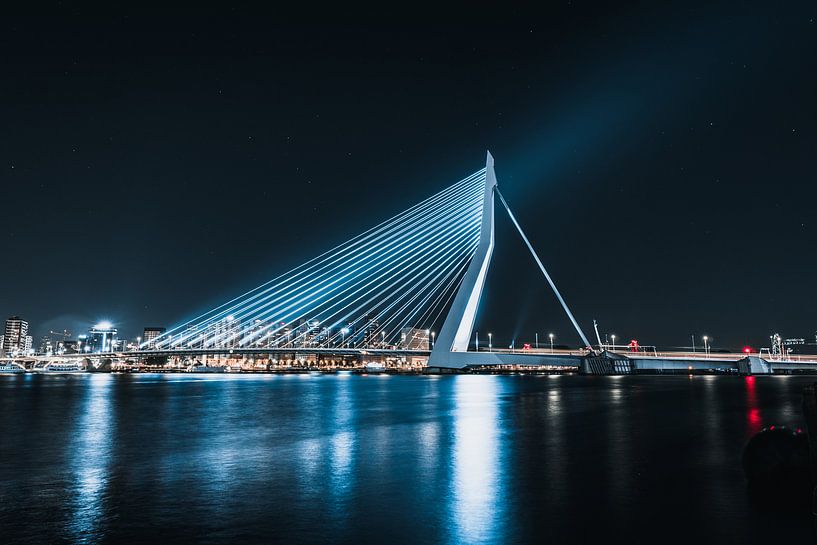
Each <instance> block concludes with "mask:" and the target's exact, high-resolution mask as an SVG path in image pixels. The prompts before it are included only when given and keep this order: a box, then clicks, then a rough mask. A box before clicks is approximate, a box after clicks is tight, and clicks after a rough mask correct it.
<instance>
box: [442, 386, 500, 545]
mask: <svg viewBox="0 0 817 545" xmlns="http://www.w3.org/2000/svg"><path fill="white" fill-rule="evenodd" d="M499 378H501V377H499ZM499 378H498V377H495V376H459V377H457V378H456V385H455V387H454V395H455V400H454V403H455V413H454V457H453V464H454V468H453V469H454V480H453V494H452V502H453V505H452V509H451V513H452V516H453V518H454V520H453V521H451V522H452V524H451V526H452V531H453V532H454V535H453V536H452V542H453V543H480V542H493V541H495V540H496V538H497V537H499V536H500V535H501V528H500V521H501V520H502V507H501V506H502V504H503V498H502V497H501V496H502V490H500V482H501V473H502V460H501V459H500V448H499V443H500V437H499V424H498V416H499V415H498V412H499V411H498V405H497V404H498V403H499V400H500V396H499V392H498V391H497V390H498V380H499Z"/></svg>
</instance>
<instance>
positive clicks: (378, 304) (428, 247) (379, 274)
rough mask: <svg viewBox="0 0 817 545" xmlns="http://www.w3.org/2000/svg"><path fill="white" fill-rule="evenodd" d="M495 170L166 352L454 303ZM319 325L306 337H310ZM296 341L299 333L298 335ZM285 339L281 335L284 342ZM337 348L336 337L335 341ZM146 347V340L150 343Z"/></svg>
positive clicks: (396, 317)
mask: <svg viewBox="0 0 817 545" xmlns="http://www.w3.org/2000/svg"><path fill="white" fill-rule="evenodd" d="M484 184H485V169H481V170H480V171H477V172H475V173H474V174H472V175H470V176H468V177H466V178H464V179H463V180H460V181H459V182H457V183H456V184H454V185H452V186H450V187H448V188H446V189H445V190H443V191H441V192H439V193H437V194H436V195H434V196H432V197H430V198H428V199H426V200H424V201H422V202H420V203H418V204H417V205H414V206H412V207H410V208H409V209H407V210H405V211H404V212H401V213H400V214H397V215H396V216H394V217H393V218H391V219H389V220H387V221H385V222H382V223H380V224H379V225H377V226H375V227H374V228H372V229H369V230H368V231H366V232H364V233H362V234H361V235H358V236H357V237H354V238H352V239H350V240H349V241H347V242H344V243H342V244H340V245H338V246H335V247H334V248H333V249H331V250H329V251H327V252H324V253H323V254H321V255H319V256H318V257H316V258H314V259H312V260H310V261H308V262H306V263H304V264H303V265H300V266H298V267H295V268H294V269H292V270H290V271H289V272H287V273H284V274H282V275H279V276H278V277H276V278H274V279H273V280H271V281H269V282H266V283H265V284H262V285H261V286H258V287H257V288H255V289H253V290H250V291H248V292H246V293H244V294H242V295H240V296H239V297H236V298H234V299H232V300H230V301H228V302H227V303H224V304H223V305H220V306H218V307H216V308H214V309H212V310H210V311H208V312H205V313H204V314H201V315H200V316H198V317H196V318H194V319H193V320H188V321H187V322H184V323H182V324H180V325H179V326H176V327H174V328H172V329H171V330H170V331H168V332H167V333H165V334H164V335H162V336H161V337H160V338H159V339H157V340H156V341H155V342H156V343H157V347H164V346H171V347H174V346H182V347H184V346H190V345H194V344H195V345H201V346H203V347H216V348H221V347H225V346H245V345H251V344H253V343H256V344H257V343H259V342H261V341H263V340H264V339H269V338H271V337H273V336H274V335H275V334H277V333H280V332H281V331H283V330H287V329H288V328H290V327H292V326H293V325H294V324H296V323H299V322H303V321H304V320H308V321H310V322H311V321H312V320H316V319H317V320H319V321H320V323H328V324H329V325H328V326H326V327H325V330H326V332H327V333H326V338H327V339H331V338H337V336H338V335H341V333H340V332H337V333H334V334H333V335H332V336H331V337H330V336H329V335H330V334H332V330H333V329H334V328H337V327H338V326H341V327H343V326H344V324H347V323H351V324H355V323H357V322H359V321H360V320H362V319H363V316H360V315H357V314H356V313H365V315H366V316H368V317H369V319H371V320H375V321H380V322H382V323H379V325H378V326H377V331H378V332H379V333H381V334H382V333H385V335H384V336H388V337H392V336H393V335H394V333H395V331H399V329H400V328H402V327H406V326H410V325H416V324H414V323H413V321H414V320H415V319H416V318H417V316H418V315H420V317H421V318H420V319H421V320H422V321H425V320H426V319H427V317H429V316H431V315H432V314H434V312H435V311H437V307H438V306H440V304H441V303H442V304H447V302H448V301H449V300H450V298H451V293H450V292H452V291H454V290H455V288H456V286H457V285H458V281H457V280H458V278H459V281H461V275H462V271H463V270H464V267H465V266H467V263H468V262H469V261H470V259H471V257H472V256H473V253H474V251H475V248H476V245H477V243H478V240H479V228H480V224H481V215H482V200H483V193H484ZM309 329H310V328H309V326H307V327H306V328H305V330H303V331H300V332H298V333H297V334H296V336H295V338H296V339H300V338H301V337H304V336H306V335H307V332H308V331H309ZM290 340H291V335H290ZM279 342H280V337H279ZM327 342H328V341H327ZM143 345H144V343H143Z"/></svg>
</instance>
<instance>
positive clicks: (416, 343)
mask: <svg viewBox="0 0 817 545" xmlns="http://www.w3.org/2000/svg"><path fill="white" fill-rule="evenodd" d="M429 340H430V339H429V331H428V329H417V328H414V327H404V328H403V329H401V330H400V348H402V349H404V350H428V349H429Z"/></svg>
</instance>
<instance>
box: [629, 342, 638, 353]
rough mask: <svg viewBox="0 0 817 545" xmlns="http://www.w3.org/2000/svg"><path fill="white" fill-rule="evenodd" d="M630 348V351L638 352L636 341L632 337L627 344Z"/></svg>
mask: <svg viewBox="0 0 817 545" xmlns="http://www.w3.org/2000/svg"><path fill="white" fill-rule="evenodd" d="M627 346H628V347H629V348H630V352H638V341H637V340H635V339H633V340H631V341H630V344H628V345H627Z"/></svg>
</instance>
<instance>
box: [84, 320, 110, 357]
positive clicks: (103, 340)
mask: <svg viewBox="0 0 817 545" xmlns="http://www.w3.org/2000/svg"><path fill="white" fill-rule="evenodd" d="M116 336H117V329H116V328H115V327H113V325H111V323H110V322H99V323H98V324H96V325H95V326H94V327H92V328H91V329H90V330H89V331H88V336H87V339H86V344H85V351H86V352H110V351H111V350H113V349H114V348H115V346H116V344H117V338H116Z"/></svg>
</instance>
